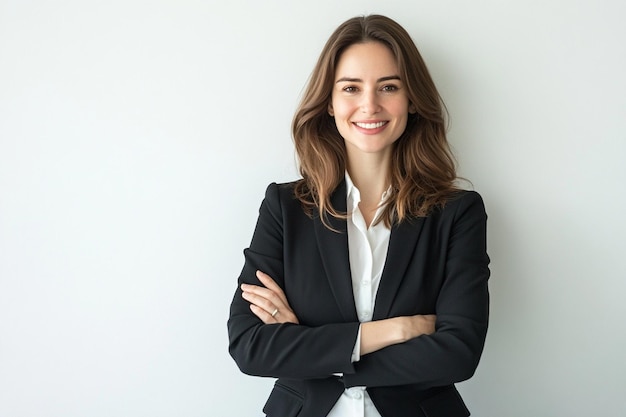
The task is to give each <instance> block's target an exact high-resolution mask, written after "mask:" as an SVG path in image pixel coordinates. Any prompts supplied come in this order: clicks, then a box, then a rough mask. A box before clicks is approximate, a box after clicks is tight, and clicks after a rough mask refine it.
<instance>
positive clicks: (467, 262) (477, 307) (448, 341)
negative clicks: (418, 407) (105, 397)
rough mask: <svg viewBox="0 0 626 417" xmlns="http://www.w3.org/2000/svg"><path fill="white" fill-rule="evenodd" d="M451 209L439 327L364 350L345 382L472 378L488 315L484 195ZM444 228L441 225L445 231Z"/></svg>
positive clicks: (439, 382)
mask: <svg viewBox="0 0 626 417" xmlns="http://www.w3.org/2000/svg"><path fill="white" fill-rule="evenodd" d="M457 203H458V204H456V206H457V207H456V210H453V212H454V213H453V217H452V223H451V227H449V228H447V229H448V230H446V231H445V233H448V240H447V241H448V244H447V251H446V254H445V256H446V258H445V269H444V281H443V284H442V287H441V290H440V293H439V296H438V298H437V302H436V314H437V321H436V331H435V333H433V334H432V335H424V336H420V337H417V338H415V339H412V340H409V341H408V342H405V343H402V344H397V345H392V346H389V347H387V348H385V349H382V350H380V351H377V352H374V353H371V354H368V355H365V356H363V357H362V358H361V360H360V362H358V363H355V372H354V373H345V374H344V377H343V380H344V384H345V385H346V387H352V386H367V387H378V386H391V385H404V384H414V385H417V386H419V387H422V388H428V387H433V386H444V385H449V384H453V383H456V382H460V381H463V380H466V379H468V378H470V377H471V376H472V375H473V374H474V371H475V369H476V367H477V366H478V362H479V359H480V356H481V353H482V350H483V346H484V342H485V337H486V334H487V323H488V316H489V293H488V288H487V281H488V279H489V274H490V273H489V268H488V265H489V257H488V255H487V252H486V246H487V243H486V240H487V239H486V222H487V215H486V213H485V209H484V205H483V202H482V199H481V198H480V195H478V194H477V193H475V192H469V193H466V194H465V195H464V196H463V197H461V198H460V201H457ZM445 229H446V228H442V230H445Z"/></svg>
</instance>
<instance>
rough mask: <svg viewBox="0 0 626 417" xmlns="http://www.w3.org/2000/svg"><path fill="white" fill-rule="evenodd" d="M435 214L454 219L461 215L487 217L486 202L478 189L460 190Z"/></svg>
mask: <svg viewBox="0 0 626 417" xmlns="http://www.w3.org/2000/svg"><path fill="white" fill-rule="evenodd" d="M433 215H435V216H437V215H439V216H441V217H445V218H450V219H452V220H454V219H459V218H460V217H466V216H472V217H485V218H486V217H487V214H486V211H485V203H484V201H483V198H482V196H481V195H480V194H479V193H477V192H476V191H469V190H459V191H456V192H455V193H454V194H453V195H452V196H451V197H450V199H449V200H448V201H447V202H446V203H445V204H444V205H443V206H441V207H440V208H439V209H437V210H435V212H434V213H433Z"/></svg>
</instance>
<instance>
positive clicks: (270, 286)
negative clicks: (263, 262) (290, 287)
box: [256, 271, 288, 304]
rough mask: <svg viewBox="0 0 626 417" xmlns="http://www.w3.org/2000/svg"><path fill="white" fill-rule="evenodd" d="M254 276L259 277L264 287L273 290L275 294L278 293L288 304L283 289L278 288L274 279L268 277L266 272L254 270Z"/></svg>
mask: <svg viewBox="0 0 626 417" xmlns="http://www.w3.org/2000/svg"><path fill="white" fill-rule="evenodd" d="M256 277H257V278H258V279H259V281H261V283H262V284H263V285H265V287H266V288H268V289H270V290H272V291H274V292H275V293H276V295H278V296H279V297H280V298H281V300H282V301H283V303H285V304H288V303H287V297H286V296H285V292H284V291H283V289H282V288H280V286H279V285H278V284H277V283H276V281H274V279H273V278H272V277H270V276H269V275H268V274H266V273H265V272H263V271H256Z"/></svg>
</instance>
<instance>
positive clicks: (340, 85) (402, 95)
mask: <svg viewBox="0 0 626 417" xmlns="http://www.w3.org/2000/svg"><path fill="white" fill-rule="evenodd" d="M409 111H411V112H413V111H412V109H409V100H408V97H407V94H406V91H405V87H404V84H403V83H402V81H401V80H400V77H399V71H398V66H397V65H396V60H395V58H394V56H393V54H392V52H391V50H390V49H389V48H387V47H386V46H385V45H383V44H382V43H379V42H367V43H360V44H355V45H352V46H350V47H348V48H347V49H346V50H345V51H344V52H343V54H342V55H341V57H340V58H339V62H338V63H337V69H336V72H335V84H334V86H333V91H332V98H331V104H330V105H329V108H328V112H329V114H330V115H331V116H333V117H334V118H335V123H336V125H337V129H338V130H339V133H340V134H341V136H342V137H343V138H344V140H345V143H346V150H347V152H348V157H349V158H351V159H352V158H353V157H354V156H359V155H361V156H362V155H364V154H379V155H382V156H385V157H389V156H391V146H392V144H393V143H394V142H395V141H396V140H397V139H398V138H399V137H400V135H401V134H402V133H403V132H404V130H405V128H406V124H407V119H408V114H409Z"/></svg>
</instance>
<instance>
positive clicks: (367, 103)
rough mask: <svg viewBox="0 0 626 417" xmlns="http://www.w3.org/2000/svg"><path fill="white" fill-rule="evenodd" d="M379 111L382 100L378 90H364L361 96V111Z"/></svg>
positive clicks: (367, 112) (366, 112)
mask: <svg viewBox="0 0 626 417" xmlns="http://www.w3.org/2000/svg"><path fill="white" fill-rule="evenodd" d="M379 111H380V102H379V97H378V95H377V94H376V91H367V92H364V93H363V95H362V96H361V112H362V113H365V114H376V113H378V112H379Z"/></svg>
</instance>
